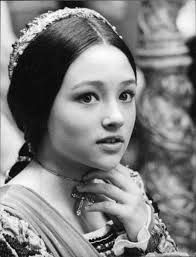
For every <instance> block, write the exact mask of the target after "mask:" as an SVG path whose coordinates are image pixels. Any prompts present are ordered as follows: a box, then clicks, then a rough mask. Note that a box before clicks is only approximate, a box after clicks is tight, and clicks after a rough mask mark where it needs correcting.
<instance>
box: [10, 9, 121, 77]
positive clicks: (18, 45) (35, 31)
mask: <svg viewBox="0 0 196 257" xmlns="http://www.w3.org/2000/svg"><path fill="white" fill-rule="evenodd" d="M70 17H82V18H87V19H88V18H91V17H96V18H97V19H99V20H102V21H103V22H104V23H106V24H108V25H109V26H110V27H111V28H112V29H113V31H114V32H115V33H116V34H117V35H118V33H117V31H116V27H115V26H112V25H111V24H110V23H109V22H108V20H106V19H105V18H104V17H103V16H102V15H101V14H99V13H98V12H96V11H94V10H90V9H87V8H68V7H65V8H64V9H60V10H57V11H54V12H52V11H48V12H47V13H44V14H42V15H41V16H39V17H37V18H35V19H34V20H33V21H32V22H30V23H28V24H27V25H26V28H25V29H23V30H21V31H20V33H21V36H20V37H19V39H18V40H17V41H16V42H15V43H14V44H13V45H12V47H13V51H12V53H11V55H10V62H9V66H8V73H9V78H10V80H11V78H12V74H13V71H14V68H15V67H16V66H17V63H18V58H19V56H20V55H22V54H23V52H24V50H25V48H26V47H27V46H28V45H29V44H30V42H31V41H32V40H33V39H35V37H36V36H38V35H39V34H40V33H41V32H42V31H43V30H45V29H46V28H47V27H48V26H49V25H51V24H53V23H54V22H56V21H59V20H62V19H66V18H70ZM118 36H119V37H120V38H122V36H120V35H118Z"/></svg>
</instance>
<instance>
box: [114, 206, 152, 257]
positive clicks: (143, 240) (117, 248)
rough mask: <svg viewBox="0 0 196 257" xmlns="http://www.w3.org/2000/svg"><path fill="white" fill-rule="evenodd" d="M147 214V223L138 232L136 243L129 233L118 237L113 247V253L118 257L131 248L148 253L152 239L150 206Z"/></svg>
mask: <svg viewBox="0 0 196 257" xmlns="http://www.w3.org/2000/svg"><path fill="white" fill-rule="evenodd" d="M147 212H148V213H147V221H146V222H145V224H144V226H143V227H142V228H141V229H140V231H139V232H138V234H137V240H136V241H135V242H133V241H131V240H130V239H129V237H128V234H127V233H124V234H121V235H120V236H118V237H117V239H116V240H115V244H114V247H113V251H114V253H115V254H116V256H119V255H121V254H123V252H124V249H125V248H129V249H133V248H137V249H140V250H141V251H142V252H145V251H146V249H147V246H148V242H149V239H150V237H151V235H150V232H149V229H148V228H149V226H150V224H151V217H152V215H151V213H152V210H151V207H150V206H149V205H147Z"/></svg>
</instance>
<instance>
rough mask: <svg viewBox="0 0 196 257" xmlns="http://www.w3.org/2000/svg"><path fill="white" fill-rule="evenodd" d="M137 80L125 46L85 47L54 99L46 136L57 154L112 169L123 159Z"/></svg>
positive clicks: (100, 167)
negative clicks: (123, 48) (120, 47)
mask: <svg viewBox="0 0 196 257" xmlns="http://www.w3.org/2000/svg"><path fill="white" fill-rule="evenodd" d="M135 91H136V82H135V76H134V72H133V69H132V67H131V65H130V63H129V61H128V59H127V57H126V56H125V54H124V53H123V52H121V51H120V50H119V49H118V48H116V47H113V46H110V45H96V46H92V47H90V48H89V49H87V50H86V51H84V52H83V53H82V54H81V55H80V56H79V57H78V58H77V59H76V60H75V61H74V62H73V63H72V64H71V65H70V67H69V69H68V71H67V73H66V75H65V77H64V80H63V83H62V86H61V89H60V91H59V93H58V94H57V97H56V99H55V101H54V104H53V107H52V110H51V114H50V117H49V123H48V134H47V138H48V139H49V141H50V146H51V147H52V148H53V149H52V150H53V151H55V154H58V155H59V156H61V158H64V159H65V160H66V159H68V160H69V161H70V160H71V161H73V162H77V163H79V164H84V165H85V166H89V167H93V168H98V169H102V170H109V169H111V168H114V167H115V166H116V165H117V164H118V163H119V162H120V160H121V158H122V156H123V154H124V152H125V150H126V148H127V145H128V143H129V139H130V136H131V133H132V130H133V126H134V123H135V116H136V110H135V98H134V95H135Z"/></svg>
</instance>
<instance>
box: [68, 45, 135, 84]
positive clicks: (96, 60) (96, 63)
mask: <svg viewBox="0 0 196 257" xmlns="http://www.w3.org/2000/svg"><path fill="white" fill-rule="evenodd" d="M103 76H104V78H105V79H107V78H108V79H111V77H112V78H114V79H118V78H119V79H120V80H133V79H135V75H134V72H133V69H132V67H131V65H130V63H129V60H128V58H127V57H126V55H125V54H124V53H123V52H122V51H121V50H119V49H118V48H116V47H114V46H110V45H96V46H92V47H90V48H89V49H87V50H85V51H84V52H83V53H82V54H81V55H80V56H79V57H78V58H77V59H76V60H75V61H74V62H73V63H72V64H71V65H70V67H69V69H68V70H67V72H66V74H65V78H64V82H70V81H71V82H72V83H73V84H78V83H80V82H81V81H83V80H100V79H102V78H103Z"/></svg>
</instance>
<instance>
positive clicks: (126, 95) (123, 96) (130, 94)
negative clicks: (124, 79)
mask: <svg viewBox="0 0 196 257" xmlns="http://www.w3.org/2000/svg"><path fill="white" fill-rule="evenodd" d="M134 96H135V94H134V92H130V91H125V92H123V93H122V94H121V95H120V97H119V99H120V100H121V101H123V102H131V101H132V99H133V97H134Z"/></svg>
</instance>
